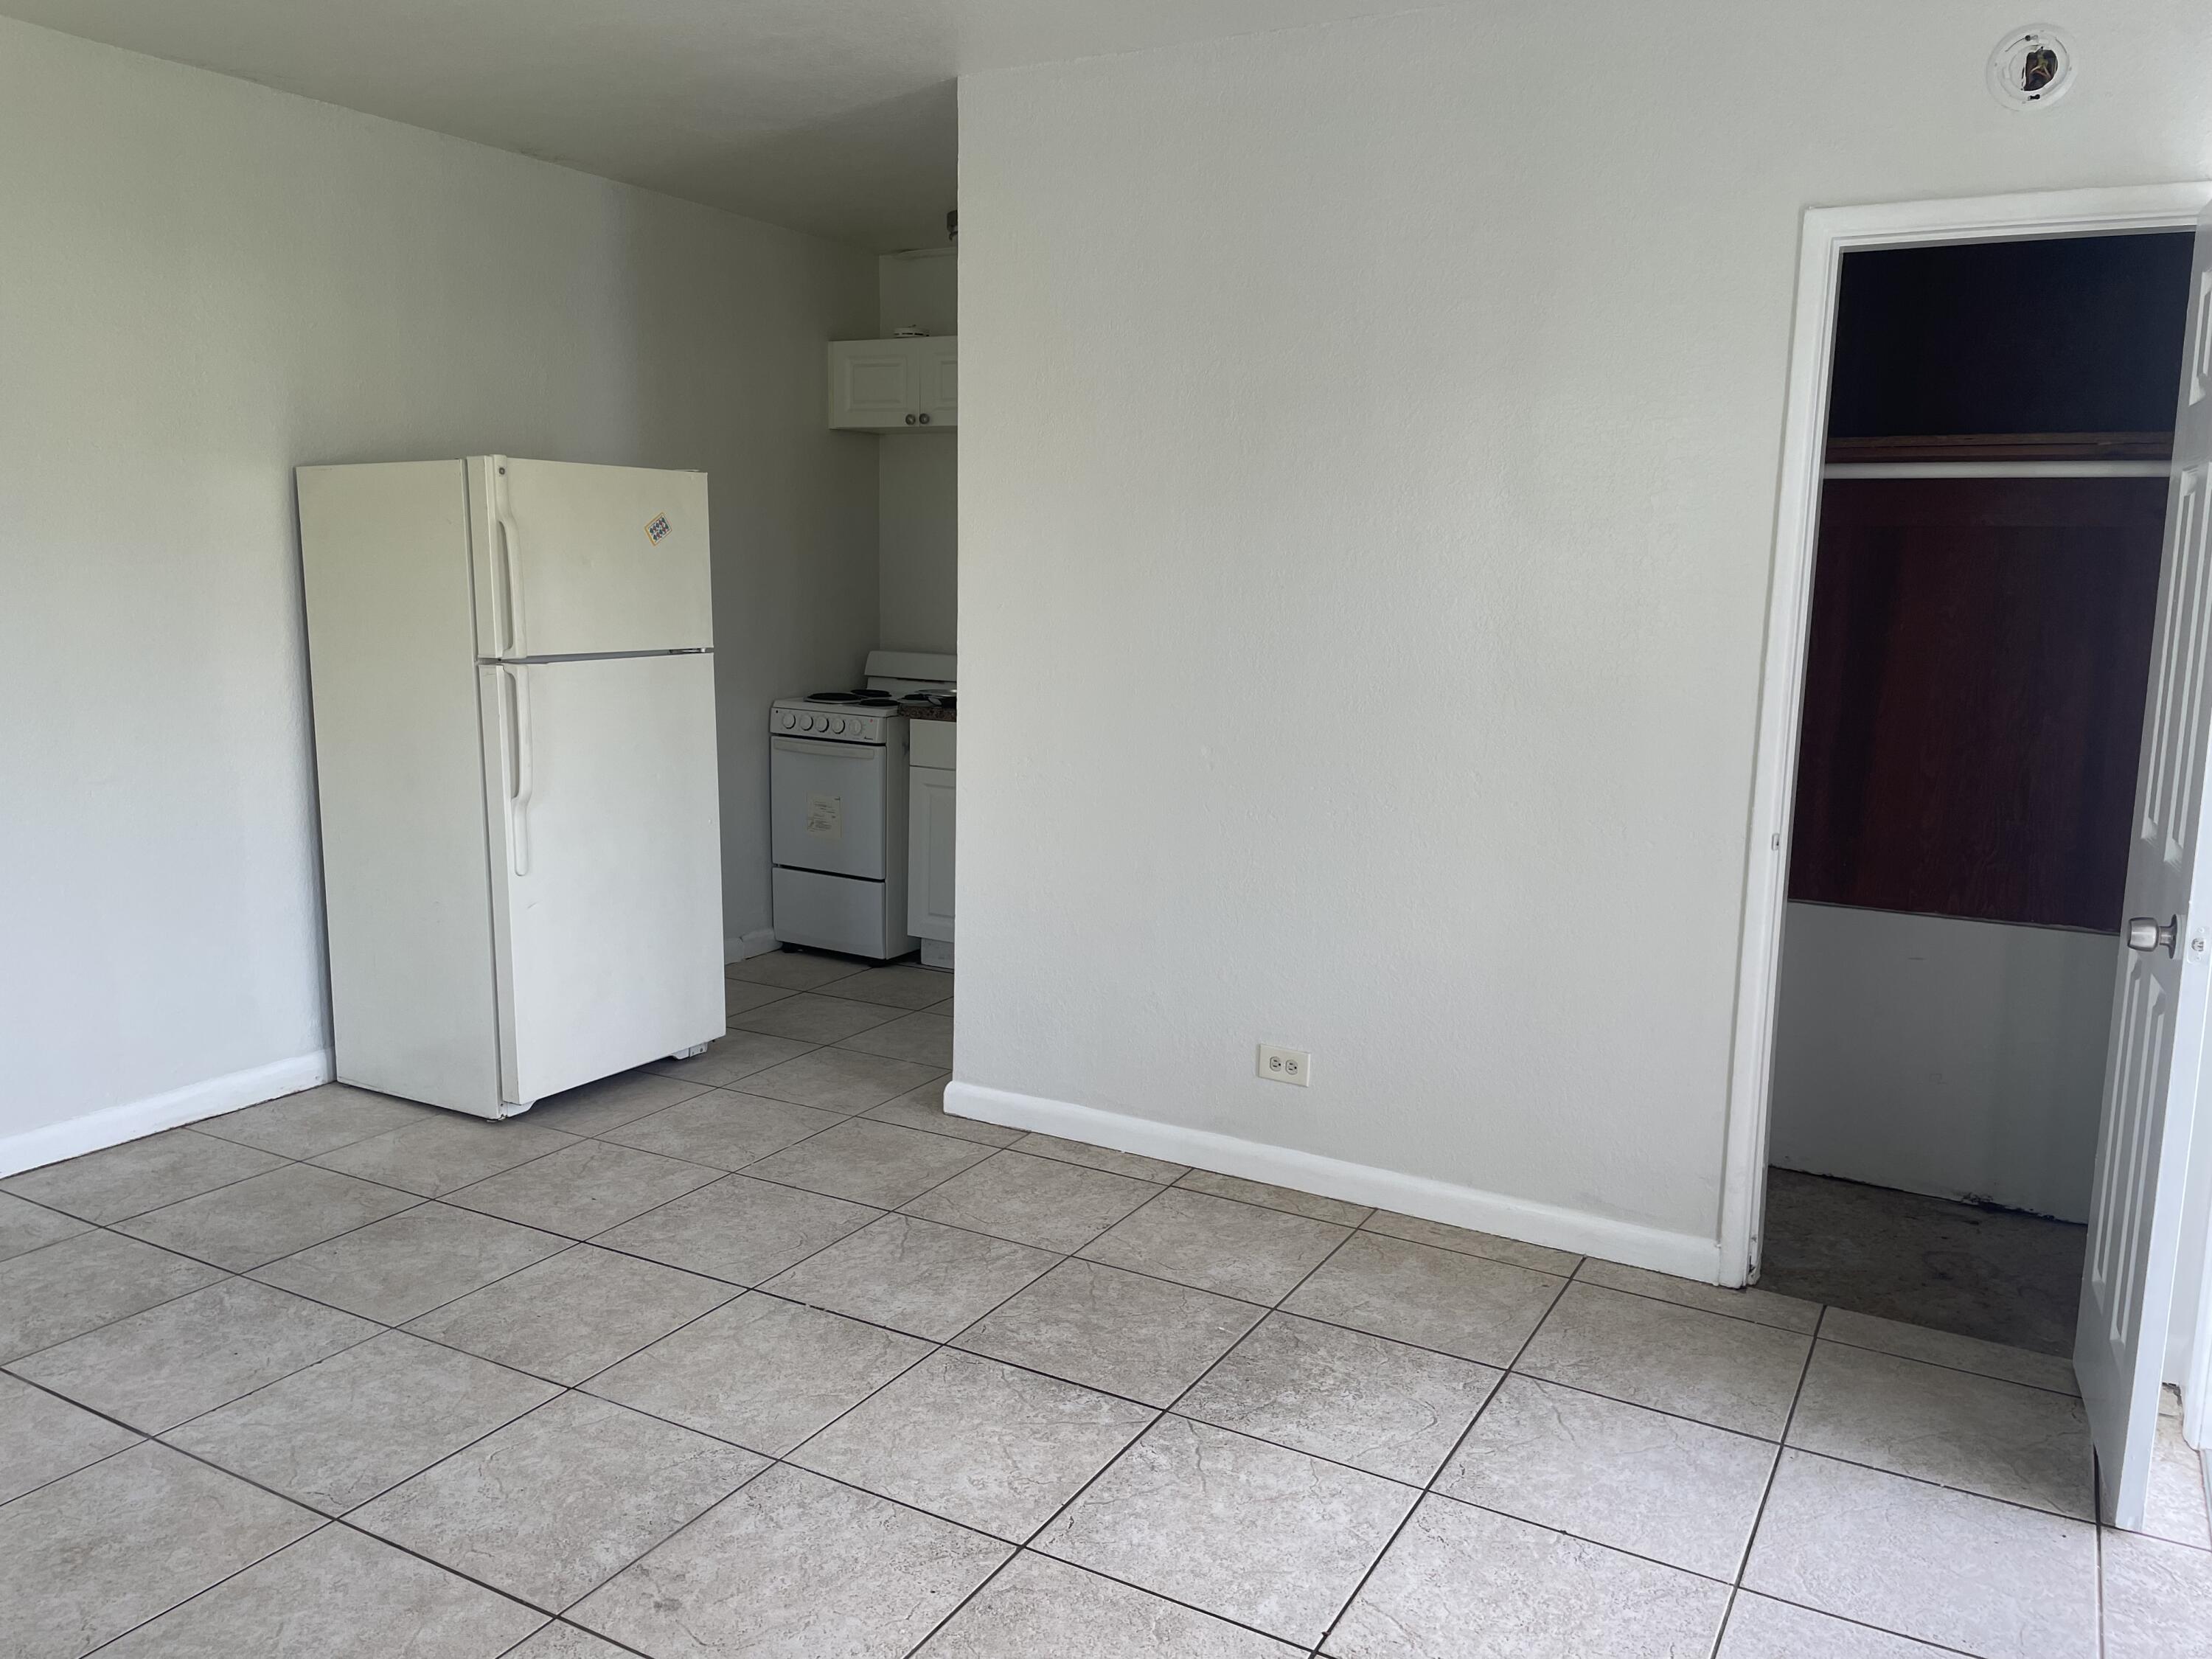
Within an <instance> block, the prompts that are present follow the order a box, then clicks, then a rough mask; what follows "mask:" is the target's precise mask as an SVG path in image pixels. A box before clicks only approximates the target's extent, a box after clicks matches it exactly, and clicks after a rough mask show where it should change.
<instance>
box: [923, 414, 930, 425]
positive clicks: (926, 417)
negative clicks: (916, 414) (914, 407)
mask: <svg viewBox="0 0 2212 1659" xmlns="http://www.w3.org/2000/svg"><path fill="white" fill-rule="evenodd" d="M921 423H922V424H923V425H924V426H927V425H928V424H929V416H927V415H925V416H922V417H921Z"/></svg>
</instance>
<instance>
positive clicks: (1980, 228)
mask: <svg viewBox="0 0 2212 1659" xmlns="http://www.w3.org/2000/svg"><path fill="white" fill-rule="evenodd" d="M2207 201H2212V183H2203V184H2171V185H2125V186H2121V187H2118V188H2111V189H2099V190H2065V191H2041V192H2036V193H2033V194H2024V195H2017V196H1978V197H1962V198H1960V199H1956V200H1951V201H1934V202H1890V203H1881V204H1872V205H1869V206H1863V207H1829V208H1810V209H1808V210H1806V214H1805V223H1804V229H1803V233H1802V240H1801V241H1800V243H1799V247H1798V256H1797V313H1796V321H1795V324H1794V325H1793V329H1792V333H1791V337H1790V386H1789V398H1788V402H1787V404H1786V406H1785V412H1784V427H1783V441H1782V471H1781V477H1780V490H1779V495H1778V501H1777V504H1776V508H1775V520H1774V568H1773V572H1772V574H1771V579H1770V583H1769V588H1768V593H1767V609H1766V651H1765V671H1764V675H1763V678H1762V682H1761V684H1760V688H1759V736H1758V744H1759V747H1758V751H1757V758H1756V761H1755V763H1754V767H1753V774H1752V793H1751V823H1750V835H1749V837H1748V842H1749V847H1748V852H1747V858H1746V868H1745V872H1744V902H1743V938H1742V952H1741V957H1740V958H1739V961H1738V964H1737V969H1736V1003H1735V1052H1734V1054H1733V1055H1732V1056H1731V1058H1730V1063H1729V1118H1728V1138H1727V1150H1726V1163H1725V1165H1724V1167H1723V1172H1722V1183H1721V1231H1720V1267H1721V1282H1722V1283H1723V1284H1724V1285H1742V1284H1745V1283H1747V1281H1748V1280H1749V1278H1750V1274H1751V1271H1752V1267H1753V1262H1754V1261H1756V1259H1757V1254H1758V1248H1759V1235H1760V1231H1761V1226H1762V1222H1763V1218H1764V1214H1765V1206H1766V1140H1767V1127H1768V1122H1769V1119H1770V1116H1771V1109H1772V1104H1773V1103H1772V1099H1771V1091H1772V1087H1773V1076H1774V1002H1775V988H1776V981H1777V977H1778V973H1779V971H1780V968H1781V963H1782V918H1783V908H1784V893H1785V890H1786V883H1787V880H1788V876H1789V870H1790V808H1791V805H1792V804H1793V800H1794V797H1795V794H1796V781H1797V722H1798V717H1799V714H1800V705H1801V703H1802V699H1803V695H1804V684H1805V637H1806V628H1807V623H1808V617H1809V613H1810V611H1811V600H1812V586H1813V584H1812V576H1813V553H1814V538H1815V536H1816V534H1817V532H1818V529H1819V520H1820V473H1821V463H1822V459H1823V452H1824V450H1825V447H1826V426H1827V409H1828V374H1829V367H1830V363H1831V361H1832V356H1833V351H1834V347H1835V333H1836V298H1837V279H1838V276H1839V275H1840V274H1841V271H1842V268H1843V258H1844V254H1846V253H1848V252H1853V251H1854V250H1857V249H1860V248H1876V247H1914V246H1923V247H1924V246H1929V245H1930V244H1934V243H1941V242H2000V241H2024V240H2030V239H2034V238H2042V237H2054V236H2094V235H2101V234H2111V233H2115V232H2124V231H2134V230H2188V229H2191V228H2194V226H2195V224H2196V222H2197V215H2198V214H2199V213H2201V212H2202V211H2203V209H2204V205H2205V204H2206V202H2207ZM2180 368H2181V365H2180V364H2179V362H2176V363H2175V365H2174V369H2175V373H2176V375H2177V376H2179V372H2180ZM2208 1356H2212V1330H2207V1329H2204V1328H2202V1327H2200V1328H2199V1329H2198V1331H2197V1370H2203V1368H2204V1367H2205V1366H2206V1364H2208Z"/></svg>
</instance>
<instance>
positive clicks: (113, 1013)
mask: <svg viewBox="0 0 2212 1659" xmlns="http://www.w3.org/2000/svg"><path fill="white" fill-rule="evenodd" d="M0 223H4V224H5V226H6V227H7V228H6V232H5V234H4V236H0V290H4V292H5V294H6V301H5V303H4V305H0V380H4V381H5V383H6V386H7V392H6V395H5V396H4V397H0V582H4V585H5V592H4V598H0V706H4V707H5V708H6V709H7V710H8V714H7V718H6V719H5V720H4V721H0V780H4V781H0V801H3V802H4V805H0V935H4V938H5V940H6V944H5V946H4V948H0V1010H4V1012H0V1139H4V1138H5V1137H6V1136H9V1135H11V1134H16V1133H22V1132H25V1131H30V1130H35V1129H38V1128H40V1127H43V1126H48V1125H52V1124H54V1123H57V1122H60V1121H65V1120H70V1119H72V1118H76V1117H78V1116H81V1115H84V1114H86V1113H88V1112H92V1111H96V1110H99V1109H103V1108H107V1107H113V1106H118V1105H122V1104H125V1103H131V1102H136V1101H140V1100H143V1099H144V1098H146V1097H152V1096H157V1095H163V1094H167V1093H168V1092H170V1091H177V1090H189V1089H191V1088H192V1087H193V1086H194V1085H199V1084H202V1083H204V1082H206V1081H208V1080H209V1079H218V1078H222V1077H224V1076H227V1075H229V1074H232V1073H241V1072H250V1071H252V1070H254V1069H256V1068H258V1067H262V1066H268V1065H270V1063H272V1062H278V1061H284V1060H293V1059H295V1058H296V1057H298V1056H301V1055H303V1054H313V1052H314V1051H317V1050H319V1049H321V1048H323V1047H324V1046H325V1041H326V1038H325V1030H324V1000H323V971H322V944H321V921H320V915H319V895H318V884H317V871H316V858H315V832H314V819H313V767H312V761H311V750H310V747H309V742H308V729H307V717H308V716H307V678H306V660H305V655H304V651H305V647H304V645H303V641H302V629H301V614H300V579H299V554H298V548H297V541H296V532H295V520H294V509H293V496H292V468H293V467H294V466H295V465H298V464H301V463H303V462H314V461H368V460H390V459H421V458H427V457H435V456H447V455H465V454H470V453H488V452H496V453H509V454H516V455H533V456H543V457H545V458H548V459H561V460H590V461H605V462H618V463H635V464H640V465H653V466H665V467H696V468H702V469H704V470H705V471H708V473H710V474H711V475H712V489H713V512H714V546H715V572H714V575H715V627H716V635H717V642H718V644H719V647H720V657H719V688H720V722H721V738H722V787H723V825H724V833H725V854H726V871H725V878H724V890H725V894H726V924H725V925H726V929H727V932H728V933H729V934H730V935H732V936H733V937H734V936H738V935H742V934H744V933H747V932H749V931H752V930H755V929H761V928H765V927H767V926H768V920H769V896H768V851H767V847H768V814H767V805H766V800H765V791H766V786H767V771H768V763H767V735H766V723H765V721H764V720H763V706H764V704H765V703H766V702H767V700H768V699H769V697H770V696H775V695H776V694H779V693H783V692H787V691H789V690H792V689H793V687H794V686H804V685H805V684H809V683H811V682H813V681H816V680H823V681H828V680H832V679H841V678H845V677H847V676H849V675H851V674H854V673H855V672H857V671H858V670H859V667H860V655H861V653H862V652H863V651H865V650H866V647H868V646H869V645H871V644H872V643H873V635H874V631H875V627H876V620H877V610H876V501H875V492H876V465H875V460H876V458H875V456H874V455H873V454H872V453H870V452H869V451H868V450H867V449H866V448H865V447H858V446H854V445H851V444H848V443H845V442H842V441H839V440H837V439H836V438H833V437H832V436H831V435H830V434H829V432H828V431H827V430H826V428H825V411H824V408H823V397H824V387H823V369H822V362H823V341H825V340H827V339H828V338H829V337H832V336H834V335H837V334H855V333H858V334H865V333H866V331H868V330H869V328H870V327H872V325H873V319H874V317H875V310H876V270H875V260H874V259H873V258H872V257H871V256H868V255H865V254H862V253H860V252H855V251H853V250H851V249H847V248H842V247H839V246H834V245H832V244H830V243H827V242H823V241H818V240H813V239H811V238H809V237H805V236H802V235H799V234H794V233H793V232H789V231H785V230H779V229H774V228H769V227H768V226H765V225H761V224H757V223H754V222H750V221H747V220H743V219H738V218H735V217H732V216H729V215H727V214H723V213H718V212H714V211H712V210H708V209H703V208H698V207H693V206H689V205H686V204H679V203H677V202H673V201H671V200H668V199H666V198H665V197H655V196H652V195H649V194H647V193H646V192H644V191H637V190H633V189H629V188H626V187H623V186H620V185H611V184H608V183H606V182H605V181H604V180H601V179H591V178H586V177H585V176H584V175H582V174H580V173H570V172H566V171H563V170H562V169H560V168H557V167H550V166H547V165H545V164H544V163H542V162H538V161H527V160H525V159H523V158H522V157H520V156H516V155H507V154H504V153H501V152H500V151H496V150H491V149H483V148H481V147H479V146H477V145H473V144H468V143H461V142H459V141H458V140H455V139H450V138H442V137H435V136H434V135H432V134H429V133H426V132H422V131H416V130H415V129H412V128H409V127H403V126H398V125H393V124H392V123H390V122H386V121H380V120H376V119H374V118H369V117H366V116H362V115H356V114H352V113H349V112H345V111H343V110H338V109H334V108H332V107H331V106H327V105H321V104H315V103H311V102H308V101H307V100H303V99H298V98H293V97H289V96H285V95H283V94H276V93H272V92H270V91H267V90H265V89H264V88H260V87H256V86H250V85H248V84H246V82H240V81H233V80H226V79H223V78H222V77H220V76H213V75H208V74H204V73H202V72H200V71H198V70H190V69H184V68H180V67H178V66H176V65H174V64H164V63H159V62H156V61H155V60H153V59H150V58H139V57H134V56H131V55H130V54H128V53H125V52H116V51H113V50H111V49H109V48H106V47H103V46H91V45H88V44H86V43H84V42H82V41H79V40H71V39H69V38H66V37H64V36H61V35H58V34H52V33H46V32H45V31H43V30H40V29H34V28H31V27H27V26H24V25H21V24H17V23H13V22H7V21H0ZM233 1103H235V1102H233Z"/></svg>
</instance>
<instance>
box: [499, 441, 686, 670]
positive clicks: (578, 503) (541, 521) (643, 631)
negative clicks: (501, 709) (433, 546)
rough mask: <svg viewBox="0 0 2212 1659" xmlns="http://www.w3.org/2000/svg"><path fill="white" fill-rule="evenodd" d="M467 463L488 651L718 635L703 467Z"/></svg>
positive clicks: (621, 648) (618, 645)
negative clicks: (686, 469) (710, 575)
mask: <svg viewBox="0 0 2212 1659" xmlns="http://www.w3.org/2000/svg"><path fill="white" fill-rule="evenodd" d="M468 465H469V513H470V542H471V548H472V551H473V557H472V560H471V563H472V567H473V573H474V580H475V586H476V611H477V655H478V656H479V657H573V656H586V655H590V654H592V653H601V652H626V651H682V650H698V649H703V648H705V647H709V646H712V645H713V644H714V623H713V618H712V615H711V611H712V605H713V589H712V586H711V584H710V582H709V580H708V568H707V475H706V474H705V473H703V472H660V471H652V470H650V469H647V468H645V467H635V466H586V465H580V464H577V463H573V462H565V461H522V460H513V459H509V458H507V457H506V456H503V455H492V456H478V457H477V459H473V460H471V462H470V463H469V464H468Z"/></svg>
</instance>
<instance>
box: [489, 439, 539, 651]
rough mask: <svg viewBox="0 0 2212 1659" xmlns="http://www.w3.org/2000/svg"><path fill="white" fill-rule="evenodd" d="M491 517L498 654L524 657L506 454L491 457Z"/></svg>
mask: <svg viewBox="0 0 2212 1659" xmlns="http://www.w3.org/2000/svg"><path fill="white" fill-rule="evenodd" d="M491 472H492V476H491V516H492V523H493V525H494V526H495V530H496V532H497V536H498V547H497V550H496V555H497V556H496V557H495V559H494V560H493V568H494V572H495V580H497V582H498V586H499V600H500V604H499V621H500V632H501V645H500V650H499V654H500V655H501V656H502V657H526V656H528V655H529V654H530V653H529V652H528V651H527V650H526V649H525V648H524V647H523V643H522V533H521V532H520V531H519V530H518V529H516V528H515V523H514V514H513V513H511V512H509V511H508V510H507V457H506V456H504V455H495V456H493V457H492V458H491Z"/></svg>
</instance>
